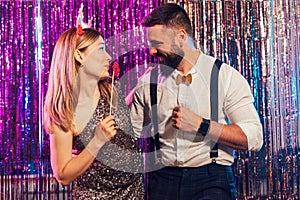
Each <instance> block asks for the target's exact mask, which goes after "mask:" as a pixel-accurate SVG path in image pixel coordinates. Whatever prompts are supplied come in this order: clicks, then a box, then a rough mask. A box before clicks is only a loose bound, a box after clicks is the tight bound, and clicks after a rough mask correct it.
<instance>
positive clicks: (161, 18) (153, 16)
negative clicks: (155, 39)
mask: <svg viewBox="0 0 300 200" xmlns="http://www.w3.org/2000/svg"><path fill="white" fill-rule="evenodd" d="M142 25H143V26H144V27H152V26H155V25H165V26H167V27H168V28H177V29H181V28H183V29H184V30H185V31H186V32H187V33H188V34H189V36H192V34H193V30H192V25H191V21H190V18H189V16H188V14H187V13H186V11H185V10H184V9H183V8H182V7H181V6H179V5H177V4H175V3H168V4H164V5H162V6H160V7H158V8H156V9H155V10H153V11H152V12H151V13H150V14H149V15H148V16H146V17H145V18H144V19H143V21H142Z"/></svg>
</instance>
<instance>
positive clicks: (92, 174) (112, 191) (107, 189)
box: [72, 94, 144, 200]
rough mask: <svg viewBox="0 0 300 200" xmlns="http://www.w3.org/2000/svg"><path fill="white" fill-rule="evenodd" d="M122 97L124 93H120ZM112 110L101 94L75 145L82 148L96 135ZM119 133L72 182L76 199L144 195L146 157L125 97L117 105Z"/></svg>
mask: <svg viewBox="0 0 300 200" xmlns="http://www.w3.org/2000/svg"><path fill="white" fill-rule="evenodd" d="M119 97H122V94H119ZM108 113H109V104H108V103H107V102H106V101H105V100H104V99H103V98H100V99H99V102H98V106H97V108H96V110H95V112H94V114H93V116H92V117H91V119H90V121H89V122H88V124H87V126H86V127H85V128H84V130H83V131H82V132H81V133H80V134H79V135H78V136H76V137H74V139H73V149H75V150H78V151H82V150H83V149H84V148H85V146H86V145H87V144H88V143H89V141H90V140H91V139H92V137H93V135H94V131H95V128H96V125H97V124H98V122H99V121H101V120H103V119H104V118H105V117H106V116H107V115H108ZM113 116H114V117H115V122H116V129H117V134H116V136H115V137H114V138H113V139H112V140H111V141H110V142H107V143H106V144H105V145H104V146H103V147H102V148H101V149H100V151H99V153H98V155H97V157H96V159H95V160H94V161H93V163H92V164H91V165H90V167H89V168H88V169H87V170H86V171H85V172H84V173H83V174H82V175H81V176H79V177H78V178H77V179H76V180H74V181H73V185H72V197H73V199H80V200H81V199H126V200H127V199H144V190H143V184H142V170H143V159H142V155H141V152H140V150H139V148H138V145H137V142H136V140H135V139H134V138H133V137H132V136H133V130H132V125H131V121H130V116H129V111H128V107H127V106H126V103H125V100H124V98H118V106H117V108H116V109H113Z"/></svg>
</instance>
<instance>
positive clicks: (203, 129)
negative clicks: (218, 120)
mask: <svg viewBox="0 0 300 200" xmlns="http://www.w3.org/2000/svg"><path fill="white" fill-rule="evenodd" d="M209 127H210V120H209V119H204V118H203V119H202V122H201V124H200V127H199V128H198V131H197V133H199V134H201V135H202V136H206V135H207V133H208V131H209Z"/></svg>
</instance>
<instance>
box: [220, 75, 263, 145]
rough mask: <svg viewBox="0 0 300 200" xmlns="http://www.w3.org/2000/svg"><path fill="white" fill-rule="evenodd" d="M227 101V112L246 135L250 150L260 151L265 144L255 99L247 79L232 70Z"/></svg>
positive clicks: (231, 120)
mask: <svg viewBox="0 0 300 200" xmlns="http://www.w3.org/2000/svg"><path fill="white" fill-rule="evenodd" d="M229 80H230V82H229V86H228V91H227V94H226V100H225V112H226V114H227V117H228V119H229V120H230V122H231V123H234V124H237V125H238V126H239V127H240V128H241V129H242V130H243V132H244V133H245V135H246V137H247V142H248V150H251V151H259V150H260V148H261V147H262V144H263V132H262V125H261V123H260V119H259V117H258V114H257V111H256V109H255V107H254V105H253V102H254V98H253V95H252V93H251V90H250V86H249V84H248V82H247V81H246V79H245V78H244V77H243V76H242V75H241V74H240V73H239V72H238V71H236V70H235V69H232V74H231V77H230V79H229Z"/></svg>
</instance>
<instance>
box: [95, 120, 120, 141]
mask: <svg viewBox="0 0 300 200" xmlns="http://www.w3.org/2000/svg"><path fill="white" fill-rule="evenodd" d="M116 133H117V131H116V129H115V120H114V117H113V116H112V115H109V116H107V117H106V118H105V119H104V120H103V121H101V122H99V124H98V125H97V127H96V132H95V137H96V139H97V140H98V141H99V142H108V141H109V140H111V139H112V138H113V137H114V136H115V135H116Z"/></svg>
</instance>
